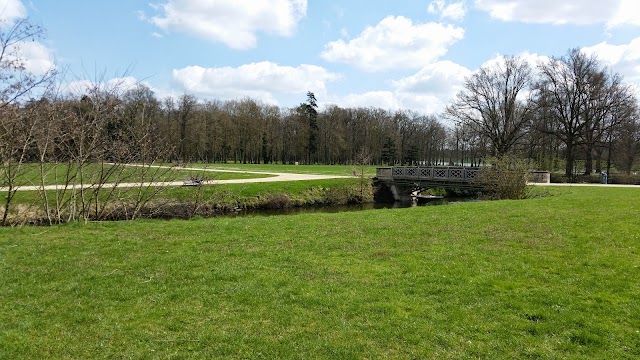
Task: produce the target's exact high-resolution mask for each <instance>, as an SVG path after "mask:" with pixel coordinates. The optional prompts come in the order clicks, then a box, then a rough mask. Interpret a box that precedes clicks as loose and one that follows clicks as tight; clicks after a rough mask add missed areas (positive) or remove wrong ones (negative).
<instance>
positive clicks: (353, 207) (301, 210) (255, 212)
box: [220, 198, 477, 216]
mask: <svg viewBox="0 0 640 360" xmlns="http://www.w3.org/2000/svg"><path fill="white" fill-rule="evenodd" d="M470 201H477V200H476V199H475V198H443V199H434V200H430V201H427V202H424V203H418V202H415V201H413V202H395V203H368V204H350V205H327V206H305V207H293V208H286V209H250V210H238V211H229V212H225V213H224V214H222V215H220V216H273V215H292V214H309V213H312V214H314V213H339V212H348V211H362V210H374V209H401V208H410V207H416V206H440V205H452V204H457V203H462V202H470Z"/></svg>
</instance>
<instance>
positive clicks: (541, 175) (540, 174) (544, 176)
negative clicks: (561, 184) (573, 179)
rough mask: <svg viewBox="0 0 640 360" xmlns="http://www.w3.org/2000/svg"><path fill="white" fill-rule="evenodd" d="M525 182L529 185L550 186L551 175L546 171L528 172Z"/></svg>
mask: <svg viewBox="0 0 640 360" xmlns="http://www.w3.org/2000/svg"><path fill="white" fill-rule="evenodd" d="M527 181H528V182H531V183H540V184H550V183H551V173H549V172H548V171H529V177H528V179H527Z"/></svg>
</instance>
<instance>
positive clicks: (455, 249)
mask: <svg viewBox="0 0 640 360" xmlns="http://www.w3.org/2000/svg"><path fill="white" fill-rule="evenodd" d="M548 191H549V192H550V196H547V197H544V198H537V199H530V200H524V201H492V202H476V203H464V204H458V205H456V206H448V207H437V208H434V207H420V208H409V209H387V210H373V211H363V212H357V213H356V212H350V213H340V214H307V215H292V216H276V217H246V218H216V219H199V220H192V221H176V220H172V221H150V220H142V221H136V222H102V223H89V224H87V225H82V226H80V225H76V224H70V225H64V226H53V227H48V228H37V227H23V228H2V229H0V259H1V261H0V288H1V289H2V291H0V324H2V326H0V358H3V359H16V358H279V359H287V358H301V357H309V358H327V359H335V358H421V359H436V358H456V359H470V358H481V359H505V358H510V359H521V358H541V359H604V358H609V359H632V358H637V357H638V356H640V342H639V341H638V339H639V335H638V331H640V328H639V327H638V324H640V304H639V303H638V301H637V299H638V298H639V297H640V287H639V285H638V281H637V278H638V275H640V274H639V273H638V267H637V265H638V263H639V262H640V253H639V251H638V244H639V242H640V236H639V235H638V234H640V221H638V214H639V213H640V202H639V201H638V195H637V192H636V190H635V189H617V188H553V187H551V188H549V190H548ZM603 208H604V209H607V211H606V214H604V213H603V212H602V209H603ZM409 224H410V225H409Z"/></svg>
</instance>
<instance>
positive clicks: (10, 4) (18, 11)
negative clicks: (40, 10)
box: [0, 0, 27, 24]
mask: <svg viewBox="0 0 640 360" xmlns="http://www.w3.org/2000/svg"><path fill="white" fill-rule="evenodd" d="M26 17H27V10H26V9H25V7H24V5H23V4H22V2H21V1H20V0H2V1H0V21H1V22H5V23H9V24H10V23H13V22H14V21H15V20H18V19H23V18H26Z"/></svg>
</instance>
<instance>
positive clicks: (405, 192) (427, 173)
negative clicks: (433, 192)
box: [374, 166, 482, 201]
mask: <svg viewBox="0 0 640 360" xmlns="http://www.w3.org/2000/svg"><path fill="white" fill-rule="evenodd" d="M480 171H481V170H480V169H479V168H477V167H452V166H446V167H444V166H416V167H404V166H403V167H380V168H377V169H376V178H375V179H374V180H375V182H377V183H378V184H379V185H384V186H386V187H387V188H388V189H389V190H391V193H392V194H393V198H394V199H395V200H396V201H410V200H411V193H412V192H414V191H416V190H426V189H429V188H434V187H442V188H445V189H451V188H454V189H481V188H482V186H480V185H479V184H477V183H476V179H478V178H479V177H480Z"/></svg>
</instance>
